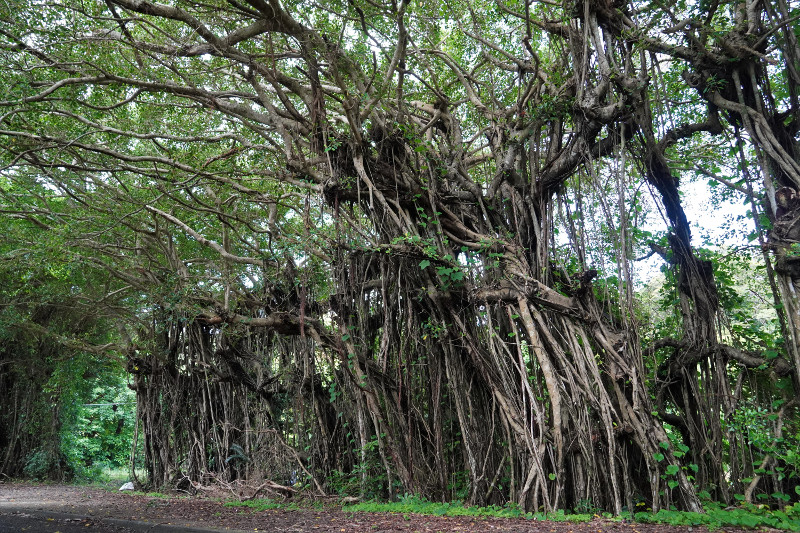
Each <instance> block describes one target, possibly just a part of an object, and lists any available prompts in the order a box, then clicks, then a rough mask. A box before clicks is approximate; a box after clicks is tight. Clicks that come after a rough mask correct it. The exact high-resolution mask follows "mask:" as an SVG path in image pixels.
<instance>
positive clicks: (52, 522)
mask: <svg viewBox="0 0 800 533" xmlns="http://www.w3.org/2000/svg"><path fill="white" fill-rule="evenodd" d="M19 531H30V532H31V533H156V532H164V533H212V532H221V531H227V532H229V533H235V532H234V530H230V529H206V528H203V529H199V528H193V527H184V526H180V525H175V524H168V523H165V522H146V521H139V520H119V519H116V518H98V517H93V516H83V515H78V514H70V513H57V512H51V511H43V510H38V509H15V510H13V511H12V510H10V509H7V508H6V509H3V508H0V533H12V532H13V533H17V532H19Z"/></svg>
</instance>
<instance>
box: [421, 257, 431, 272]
mask: <svg viewBox="0 0 800 533" xmlns="http://www.w3.org/2000/svg"><path fill="white" fill-rule="evenodd" d="M430 264H431V262H430V261H428V260H427V259H423V260H422V261H420V262H419V267H420V268H421V269H422V270H425V269H426V268H428V267H429V266H430Z"/></svg>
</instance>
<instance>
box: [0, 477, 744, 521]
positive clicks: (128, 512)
mask: <svg viewBox="0 0 800 533" xmlns="http://www.w3.org/2000/svg"><path fill="white" fill-rule="evenodd" d="M221 496H222V495H216V496H208V495H206V496H191V497H190V496H176V497H165V496H154V495H146V494H141V493H138V494H134V493H120V492H116V491H109V490H104V489H99V488H93V487H84V486H74V485H39V484H27V483H0V532H2V531H18V530H23V529H25V528H23V527H21V526H20V527H19V528H18V529H11V528H9V524H11V523H12V521H13V520H22V519H23V518H25V517H28V518H30V517H33V518H37V519H39V520H42V521H45V520H46V521H47V522H46V523H47V524H48V525H50V526H52V528H48V529H46V531H54V532H55V531H61V532H62V533H64V532H66V531H73V529H71V528H75V529H74V531H78V529H77V527H76V526H82V527H83V529H82V530H83V531H98V532H112V531H119V532H123V531H154V532H156V531H175V532H178V531H184V532H189V531H194V532H199V531H209V532H210V531H266V532H277V531H280V532H296V533H317V532H347V533H350V532H355V533H362V532H364V533H367V532H369V533H381V532H390V531H391V532H409V533H411V532H421V533H422V532H426V533H427V532H431V533H434V532H442V533H451V532H472V531H492V532H502V533H510V532H518V533H523V532H525V533H528V532H530V533H533V532H536V533H687V532H688V531H692V528H687V527H676V526H667V525H658V524H641V523H633V522H622V521H613V520H608V519H603V518H595V519H594V520H592V521H591V522H584V523H570V522H549V521H533V520H524V519H510V518H474V517H444V516H424V515H417V514H412V513H405V514H399V513H352V512H344V511H342V510H341V507H340V506H338V505H333V504H330V505H324V506H322V508H318V507H319V506H318V505H317V506H314V507H312V506H311V505H309V507H308V508H307V509H305V508H304V509H301V510H285V509H270V510H262V511H254V510H252V509H249V508H246V507H226V506H225V505H224V503H225V499H224V498H223V497H221ZM228 496H230V494H229V495H228ZM229 499H230V498H229ZM334 503H335V501H334ZM315 507H316V508H315ZM47 513H50V514H47ZM4 521H5V522H4ZM4 523H5V524H6V529H4V528H3V524H4ZM42 523H45V522H42ZM30 530H31V531H45V529H44V528H38V527H33V528H31V529H30ZM703 531H705V528H703ZM717 531H718V532H719V533H723V531H724V532H728V533H729V532H732V531H735V530H733V529H727V528H726V529H725V530H717Z"/></svg>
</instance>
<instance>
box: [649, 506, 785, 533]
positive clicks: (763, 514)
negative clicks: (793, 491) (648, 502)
mask: <svg viewBox="0 0 800 533" xmlns="http://www.w3.org/2000/svg"><path fill="white" fill-rule="evenodd" d="M634 519H635V520H636V521H637V522H644V523H650V524H669V525H672V526H706V527H708V528H709V529H718V528H721V527H741V528H750V529H761V528H775V529H783V530H787V531H800V503H795V504H794V505H787V506H785V507H784V508H783V509H769V508H768V507H766V506H763V507H762V506H757V505H752V504H744V505H742V506H741V507H736V508H733V509H730V508H726V509H723V508H721V507H719V506H715V505H713V504H712V505H709V506H707V507H706V512H705V513H691V512H688V511H667V510H661V511H659V512H657V513H655V514H654V513H636V514H635V515H634Z"/></svg>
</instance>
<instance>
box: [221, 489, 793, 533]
mask: <svg viewBox="0 0 800 533" xmlns="http://www.w3.org/2000/svg"><path fill="white" fill-rule="evenodd" d="M321 505H322V504H321V503H320V502H316V504H312V503H310V502H308V501H301V502H296V501H283V500H273V499H270V498H262V499H256V500H249V501H231V502H227V503H225V506H227V507H247V508H250V509H253V510H254V511H265V510H271V509H282V510H286V511H297V510H302V509H308V508H309V507H319V506H321ZM342 510H343V511H344V512H347V513H354V512H368V513H387V512H388V513H398V514H403V515H409V514H420V515H432V516H452V517H454V516H470V517H477V518H523V519H526V520H548V521H553V522H588V521H590V520H592V519H593V518H599V516H598V515H596V514H590V513H576V514H572V513H570V512H569V511H567V512H565V511H563V510H559V511H556V512H554V513H541V512H538V513H531V512H527V513H526V512H524V511H523V510H522V509H520V507H519V506H517V505H515V504H513V503H510V504H508V505H506V506H502V507H501V506H497V505H490V506H488V507H474V506H465V505H464V504H463V503H462V502H457V501H456V502H444V503H442V502H431V501H428V500H426V499H424V498H420V497H418V496H413V495H406V496H403V497H401V498H400V500H399V501H396V502H376V501H368V502H362V503H357V504H353V505H344V506H342ZM602 517H603V518H605V519H608V520H619V521H621V520H631V519H633V520H634V521H636V522H642V523H650V524H669V525H673V526H705V527H707V528H709V529H711V530H714V529H719V528H722V527H737V528H748V529H761V528H775V529H781V530H786V531H799V532H800V503H795V504H794V505H787V506H785V507H783V508H782V509H770V508H767V507H766V506H756V505H747V504H745V505H743V506H741V507H737V508H733V509H731V508H722V507H721V506H719V505H715V504H713V503H712V504H708V505H707V506H706V512H705V513H692V512H686V511H669V510H661V511H659V512H657V513H650V512H638V513H635V514H633V515H631V513H629V512H623V513H622V516H619V517H612V515H611V514H610V513H603V514H602Z"/></svg>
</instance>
